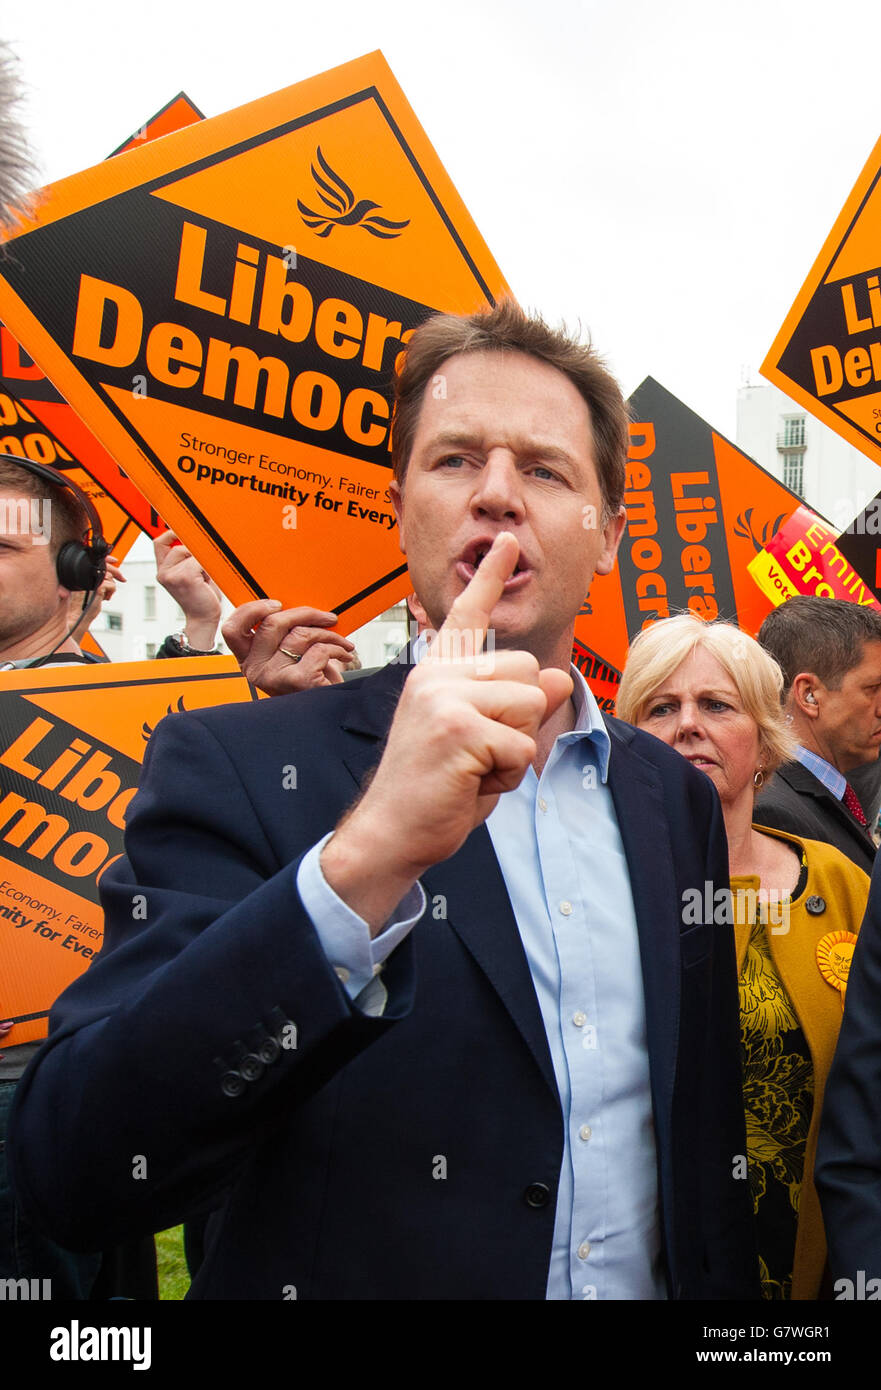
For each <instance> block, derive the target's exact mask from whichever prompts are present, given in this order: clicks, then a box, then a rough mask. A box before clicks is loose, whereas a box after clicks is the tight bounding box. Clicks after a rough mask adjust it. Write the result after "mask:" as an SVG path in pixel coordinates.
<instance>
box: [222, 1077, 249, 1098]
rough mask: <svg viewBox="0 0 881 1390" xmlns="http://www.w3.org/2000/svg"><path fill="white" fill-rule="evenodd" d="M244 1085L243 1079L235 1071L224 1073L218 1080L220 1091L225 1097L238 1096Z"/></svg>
mask: <svg viewBox="0 0 881 1390" xmlns="http://www.w3.org/2000/svg"><path fill="white" fill-rule="evenodd" d="M245 1085H246V1082H245V1078H244V1077H243V1076H242V1074H241V1072H237V1071H225V1072H224V1073H223V1076H222V1077H221V1080H220V1089H221V1091H222V1092H223V1094H224V1095H225V1096H240V1095H241V1094H242V1092H243V1091H244V1089H245Z"/></svg>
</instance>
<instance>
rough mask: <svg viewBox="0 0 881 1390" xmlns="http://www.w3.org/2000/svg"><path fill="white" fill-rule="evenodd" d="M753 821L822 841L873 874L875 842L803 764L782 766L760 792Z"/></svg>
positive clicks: (791, 833) (791, 763) (794, 763)
mask: <svg viewBox="0 0 881 1390" xmlns="http://www.w3.org/2000/svg"><path fill="white" fill-rule="evenodd" d="M753 820H754V821H755V823H756V825H767V826H769V827H770V828H771V829H772V830H786V831H787V832H788V833H789V834H790V835H798V836H799V837H800V838H801V839H803V840H822V841H824V842H825V843H826V844H827V845H834V846H835V848H836V849H840V850H841V853H842V854H846V855H847V857H848V859H851V860H852V861H853V862H854V864H856V865H857V867H858V868H860V869H862V870H863V872H864V873H867V874H871V872H872V865H873V864H874V862H875V842H874V840H873V839H872V837H871V835H870V834H869V832H868V830H865V829H864V828H863V827H862V826H861V825H859V824H858V823H857V821H856V820H855V819H854V817H853V816H852V815H851V813H850V811H849V810H848V809H847V807H846V806H845V804H844V802H843V801H839V800H838V798H837V797H835V796H833V795H832V793H831V792H830V791H829V789H828V787H824V786H823V783H822V782H821V781H820V779H819V777H815V776H814V774H813V773H812V772H811V771H809V769H808V768H806V767H803V766H802V764H801V763H800V762H795V761H793V762H790V763H784V764H783V766H782V767H778V769H777V771H776V772H775V773H774V776H773V778H772V779H771V784H770V786H769V787H766V788H765V790H764V791H762V792H760V793H759V796H758V798H757V800H756V807H755V812H754V814H753Z"/></svg>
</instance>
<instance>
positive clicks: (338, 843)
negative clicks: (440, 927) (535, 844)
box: [321, 533, 572, 933]
mask: <svg viewBox="0 0 881 1390" xmlns="http://www.w3.org/2000/svg"><path fill="white" fill-rule="evenodd" d="M518 555H519V547H518V545H517V542H516V540H515V538H514V537H513V536H510V534H509V533H502V534H501V535H499V536H497V537H496V540H495V542H494V544H493V546H492V548H491V549H490V551H489V552H488V554H487V555H486V557H485V558H484V560H483V562H482V564H481V565H480V567H479V568H478V570H477V572H476V574H475V575H474V576H473V578H472V579H471V582H470V583H469V585H468V587H467V588H466V589H465V590H464V592H463V593H462V594H460V595H459V597H458V599H457V600H456V602H455V603H454V604H453V606H452V608H451V609H450V612H449V614H448V616H447V619H446V622H445V623H444V624H443V626H442V627H441V629H440V631H439V632H438V634H437V636H436V638H435V640H434V642H433V643H432V646H431V649H430V653H429V655H428V657H427V658H426V659H425V660H423V661H422V662H420V664H419V665H418V666H416V667H415V668H414V670H413V671H412V672H411V673H410V675H409V677H408V679H407V681H406V684H405V686H404V691H403V694H402V696H401V699H400V702H399V704H398V708H397V712H396V714H395V718H394V720H393V722H392V726H391V729H390V730H389V736H388V741H387V743H386V748H385V752H384V753H383V757H382V760H381V762H380V764H379V766H378V768H377V769H376V773H375V775H374V777H373V780H372V782H371V783H370V786H369V788H368V790H367V791H366V792H365V794H364V796H363V798H362V799H361V801H360V802H359V803H358V804H357V806H356V807H355V808H354V810H353V811H352V812H351V813H350V815H349V816H348V817H347V818H346V819H345V820H344V821H343V822H342V823H341V824H340V826H339V828H338V829H337V831H336V832H335V834H334V835H333V837H332V838H331V839H330V840H329V841H328V844H327V845H326V846H325V849H324V851H323V853H322V858H321V863H322V869H323V872H324V875H325V878H326V879H327V882H328V883H329V884H330V886H331V887H332V888H333V889H334V891H335V892H336V893H337V894H338V895H339V896H340V897H341V898H342V899H343V901H344V902H346V903H348V905H349V906H350V907H351V908H352V909H353V910H354V911H355V912H357V913H358V914H359V916H361V917H363V918H364V920H365V921H366V922H367V923H368V925H369V926H370V928H371V930H372V931H373V932H374V933H375V932H377V931H379V930H381V928H382V926H383V925H384V923H385V922H386V920H387V919H388V917H389V915H390V914H391V912H392V911H393V910H394V908H395V907H396V906H397V904H398V903H399V902H400V900H401V898H402V897H403V896H404V894H405V893H406V891H407V890H408V889H409V888H410V887H411V886H412V884H413V883H414V882H415V881H416V879H418V878H419V876H420V874H421V873H423V872H424V870H425V869H426V868H428V867H429V866H430V865H432V864H437V863H440V862H441V860H444V859H448V858H449V857H450V855H452V854H455V852H456V850H458V849H459V848H460V846H461V845H462V844H463V843H464V841H465V840H466V839H467V837H468V835H469V834H470V833H471V831H472V830H473V829H474V828H475V826H477V825H480V824H481V823H482V822H483V821H484V820H485V819H486V817H487V816H488V815H489V814H490V812H491V811H492V810H493V808H494V806H495V804H496V802H497V800H498V797H499V794H500V793H501V792H504V791H510V790H511V789H512V788H514V787H516V786H517V785H518V784H519V783H520V781H521V779H522V778H523V776H524V774H525V772H526V770H527V768H528V767H529V765H530V763H531V762H532V761H533V760H534V759H535V757H536V752H537V746H536V740H537V737H538V732H539V729H540V728H541V726H542V724H543V723H544V722H545V720H546V719H548V718H549V717H550V716H551V715H552V714H553V713H554V712H555V711H556V710H557V709H558V708H559V707H560V705H562V704H563V702H564V701H565V700H566V699H567V698H568V696H569V695H570V694H571V691H572V681H571V678H570V677H569V676H568V675H567V674H566V673H565V672H563V671H559V670H545V671H542V670H541V669H540V668H539V663H538V661H537V660H536V658H535V657H534V656H532V655H531V654H530V653H529V652H519V651H494V652H493V653H492V660H489V659H488V654H484V653H483V652H482V645H483V642H484V639H485V637H486V634H487V631H488V630H489V628H490V625H491V621H492V613H493V610H494V608H495V606H496V604H497V603H498V602H499V600H500V599H501V597H502V594H503V591H504V586H505V581H506V580H507V579H508V578H509V577H510V576H511V574H512V573H513V571H514V568H515V566H516V564H517V558H518ZM463 648H464V649H465V650H466V651H468V652H469V653H471V655H469V656H466V657H463V656H462V651H463Z"/></svg>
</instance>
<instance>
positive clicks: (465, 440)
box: [428, 429, 573, 463]
mask: <svg viewBox="0 0 881 1390" xmlns="http://www.w3.org/2000/svg"><path fill="white" fill-rule="evenodd" d="M507 442H508V443H509V444H510V445H511V447H512V448H513V449H514V452H515V453H516V454H517V455H518V456H519V457H521V458H525V457H529V458H536V459H545V460H547V462H548V463H572V462H573V458H572V455H571V453H570V452H569V451H568V450H567V449H561V448H560V447H559V445H557V444H550V443H545V442H543V441H542V440H540V439H518V438H514V439H512V440H508V441H507ZM428 445H429V448H431V449H476V448H481V447H482V445H483V432H482V431H481V430H478V429H475V430H441V431H440V432H439V433H438V434H435V435H432V436H431V438H430V439H429V441H428Z"/></svg>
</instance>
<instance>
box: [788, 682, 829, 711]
mask: <svg viewBox="0 0 881 1390" xmlns="http://www.w3.org/2000/svg"><path fill="white" fill-rule="evenodd" d="M821 686H822V682H821V681H820V680H819V678H818V677H817V676H815V675H814V673H813V671H800V672H799V674H798V675H797V676H796V677H795V679H794V680H793V682H792V686H791V688H790V691H789V699H790V704H791V706H792V712H793V713H794V714H796V713H797V714H800V715H801V716H802V717H803V718H804V719H816V718H817V717H818V715H819V713H820V702H819V700H818V698H817V694H818V691H819V690H820V688H821Z"/></svg>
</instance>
